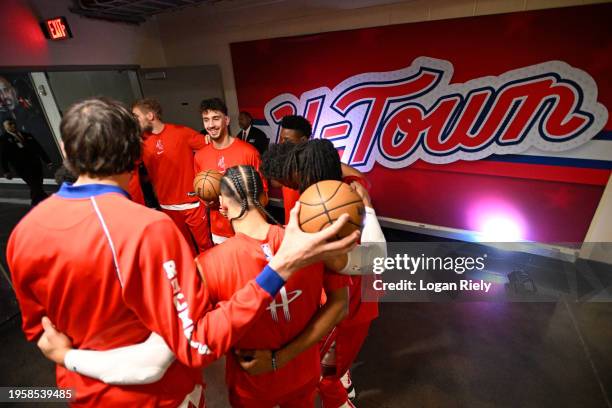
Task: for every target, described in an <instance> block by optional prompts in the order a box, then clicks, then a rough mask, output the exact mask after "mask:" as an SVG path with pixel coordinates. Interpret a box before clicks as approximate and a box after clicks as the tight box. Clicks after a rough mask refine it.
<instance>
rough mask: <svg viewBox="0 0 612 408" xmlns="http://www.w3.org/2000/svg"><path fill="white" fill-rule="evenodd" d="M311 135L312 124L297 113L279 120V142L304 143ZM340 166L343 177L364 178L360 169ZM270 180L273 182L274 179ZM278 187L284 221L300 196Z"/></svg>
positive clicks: (345, 165)
mask: <svg viewBox="0 0 612 408" xmlns="http://www.w3.org/2000/svg"><path fill="white" fill-rule="evenodd" d="M311 136H312V126H311V124H310V122H309V121H308V119H306V118H305V117H303V116H299V115H287V116H285V117H283V119H282V120H281V123H280V129H279V133H278V142H279V144H283V143H293V144H298V143H304V142H307V141H308V140H310V137H311ZM336 154H337V153H336ZM340 166H341V171H342V176H343V177H354V178H356V179H363V180H365V176H364V175H363V173H361V172H360V171H358V170H356V169H354V168H352V167H351V166H349V165H347V164H344V163H340ZM272 182H273V183H274V180H273V181H272ZM277 187H278V186H277ZM280 187H282V193H283V205H284V207H285V221H286V220H288V219H289V212H290V211H291V209H292V208H293V205H294V204H295V203H296V201H298V199H299V198H300V192H299V191H297V190H296V189H294V188H291V187H288V186H285V185H281V186H280Z"/></svg>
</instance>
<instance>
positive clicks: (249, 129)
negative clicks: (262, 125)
mask: <svg viewBox="0 0 612 408" xmlns="http://www.w3.org/2000/svg"><path fill="white" fill-rule="evenodd" d="M238 123H239V124H240V133H238V135H237V137H238V138H239V139H240V140H244V141H245V142H248V143H250V144H252V145H253V147H254V148H256V149H257V151H258V152H259V154H260V155H262V154H263V153H264V152H265V151H266V150H267V149H268V144H270V139H268V137H267V136H266V134H265V133H264V132H262V131H261V130H260V129H257V128H256V127H255V126H253V117H252V116H251V114H250V113H249V112H246V111H242V112H240V115H239V116H238Z"/></svg>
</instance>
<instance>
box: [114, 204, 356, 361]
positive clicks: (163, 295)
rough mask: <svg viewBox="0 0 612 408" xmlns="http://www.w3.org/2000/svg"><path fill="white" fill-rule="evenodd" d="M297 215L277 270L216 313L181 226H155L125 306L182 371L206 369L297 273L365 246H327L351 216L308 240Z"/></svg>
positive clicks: (267, 271) (271, 268)
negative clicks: (185, 368)
mask: <svg viewBox="0 0 612 408" xmlns="http://www.w3.org/2000/svg"><path fill="white" fill-rule="evenodd" d="M298 211H299V205H298V206H296V208H295V209H294V210H293V212H292V222H290V225H288V227H287V229H286V232H285V237H284V238H285V239H284V240H283V242H282V243H281V246H280V247H279V249H278V251H277V252H276V254H275V256H274V257H273V258H272V259H271V260H270V263H269V264H268V265H267V266H266V267H265V268H264V270H263V271H262V272H261V273H260V274H259V275H258V276H257V278H256V279H254V280H252V281H250V282H248V283H247V284H246V285H245V286H244V287H243V288H242V289H240V290H239V291H237V292H236V293H235V294H234V295H233V296H232V298H231V299H230V300H228V301H224V302H219V303H218V304H217V305H216V307H215V308H213V307H212V306H211V303H210V295H209V293H208V289H207V288H206V286H205V285H202V282H201V280H200V277H199V275H198V273H197V272H196V268H195V264H194V262H193V259H192V258H191V250H190V248H189V246H188V245H187V243H186V242H185V241H184V240H183V238H182V236H181V235H180V232H179V231H178V229H177V228H176V226H175V225H174V223H173V222H172V221H171V220H170V219H169V218H168V219H166V220H161V221H158V222H156V223H153V224H151V225H150V226H149V228H148V230H147V231H146V233H145V234H144V235H143V237H141V244H140V249H139V251H140V252H141V253H140V256H139V262H140V265H139V269H140V271H139V272H138V273H131V274H129V275H128V276H126V277H125V278H124V288H123V296H124V299H125V301H126V303H127V304H128V306H130V307H131V308H132V309H133V310H134V311H135V312H136V314H137V315H138V316H139V317H140V319H141V320H142V321H143V322H144V324H145V325H146V326H147V327H148V328H149V329H150V330H151V331H153V332H156V333H158V334H160V335H161V336H162V337H163V338H164V340H165V341H166V343H167V344H168V346H169V347H170V349H172V351H173V352H174V353H175V355H176V356H177V358H178V359H179V360H180V361H181V362H182V363H183V364H185V365H189V366H202V365H205V364H208V363H210V362H212V361H214V360H215V359H217V358H219V357H220V356H222V355H223V354H225V353H226V352H227V351H228V350H229V349H230V348H231V347H232V346H233V345H234V344H235V343H236V342H237V341H238V340H239V339H240V338H241V337H242V336H243V335H244V334H245V333H246V332H248V330H249V329H250V328H251V326H252V324H253V323H254V322H255V320H256V319H257V318H258V317H259V316H260V314H261V313H262V312H264V311H265V308H266V307H267V305H268V303H269V302H270V301H271V299H272V298H273V297H274V296H275V295H276V293H277V292H278V291H279V290H280V288H281V287H282V286H283V284H284V282H285V281H286V280H287V279H288V278H289V277H290V276H291V275H292V274H293V273H294V272H295V271H297V270H299V269H301V268H302V267H304V266H306V265H308V264H311V263H313V262H317V261H321V260H323V258H325V257H326V256H337V255H338V254H340V253H345V252H347V251H349V250H350V249H351V248H352V247H353V246H354V244H355V242H356V240H357V239H358V235H359V234H358V233H354V234H351V235H350V236H348V237H347V238H344V239H342V240H340V241H334V242H327V240H328V239H330V238H331V237H333V236H334V235H335V234H336V233H337V231H338V230H339V228H341V227H342V225H344V223H346V221H347V218H346V216H343V217H341V219H340V220H339V221H338V222H336V223H334V224H333V225H332V226H331V227H329V228H326V229H325V230H323V231H321V232H318V233H315V234H307V233H304V232H303V231H301V230H300V228H299V226H298V222H297V214H298ZM160 237H163V239H160ZM122 272H123V271H122Z"/></svg>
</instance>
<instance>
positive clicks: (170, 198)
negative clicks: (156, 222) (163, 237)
mask: <svg viewBox="0 0 612 408" xmlns="http://www.w3.org/2000/svg"><path fill="white" fill-rule="evenodd" d="M132 112H133V113H134V115H135V116H136V117H137V118H138V122H139V123H140V126H141V128H142V130H143V132H144V133H143V137H144V144H143V152H142V161H143V162H144V166H145V168H146V170H147V172H148V175H149V179H150V180H151V183H152V184H153V188H154V189H155V193H156V194H157V199H158V201H159V206H160V207H161V209H162V211H163V212H165V213H166V214H168V215H169V216H170V218H172V220H173V221H174V222H175V224H176V225H177V227H178V228H179V230H180V231H181V233H182V234H183V236H184V237H185V239H186V240H187V242H188V243H190V244H191V245H193V243H194V242H195V249H196V250H197V251H199V252H203V251H204V250H206V249H207V248H210V247H211V246H212V243H211V241H210V231H209V227H208V223H207V222H206V212H205V211H204V208H203V207H202V206H201V205H200V201H199V200H198V198H197V197H191V196H190V195H189V193H190V192H191V191H193V178H194V173H193V152H194V151H195V150H199V149H202V148H203V147H204V146H205V145H206V141H205V139H204V136H203V135H201V134H200V133H198V132H196V131H195V130H193V129H190V128H188V127H185V126H179V125H172V124H170V123H164V122H162V108H161V106H160V104H159V102H157V101H156V100H154V99H141V100H139V101H136V102H135V103H134V104H133V105H132ZM133 183H135V181H134V182H133ZM197 251H196V252H197Z"/></svg>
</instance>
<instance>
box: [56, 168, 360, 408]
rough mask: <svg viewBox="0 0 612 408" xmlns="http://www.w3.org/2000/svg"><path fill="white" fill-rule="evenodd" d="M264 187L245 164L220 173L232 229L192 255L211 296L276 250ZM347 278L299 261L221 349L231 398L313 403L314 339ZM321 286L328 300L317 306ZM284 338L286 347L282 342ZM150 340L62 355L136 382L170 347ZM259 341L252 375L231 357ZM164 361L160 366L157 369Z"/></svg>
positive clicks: (237, 403) (325, 328) (277, 232)
mask: <svg viewBox="0 0 612 408" xmlns="http://www.w3.org/2000/svg"><path fill="white" fill-rule="evenodd" d="M265 194H266V193H265V191H264V190H263V184H262V182H261V178H260V177H259V174H258V173H257V171H256V170H255V169H254V168H253V167H252V166H237V167H231V168H229V169H228V170H227V172H226V174H225V176H224V177H223V179H222V181H221V206H222V207H224V208H225V210H226V211H227V214H228V217H229V218H230V220H231V222H232V225H233V227H234V229H235V231H236V235H235V236H233V237H231V238H229V239H228V240H227V241H226V242H225V243H224V244H223V245H220V246H217V247H215V248H213V249H211V250H209V251H207V252H205V253H204V254H201V255H199V256H198V258H197V261H196V262H197V265H198V268H199V270H200V272H201V273H202V276H203V279H204V281H205V282H206V285H207V289H208V290H209V292H210V301H211V303H213V304H216V303H218V302H221V301H226V300H228V299H230V298H231V296H232V295H233V294H234V293H235V292H236V291H238V290H239V289H240V288H242V287H243V286H244V285H245V284H246V283H248V281H249V280H250V279H252V278H253V277H254V276H256V275H257V273H258V272H259V270H261V267H262V265H265V264H266V263H267V262H268V259H270V257H272V256H273V254H274V253H275V252H276V251H277V250H278V247H279V244H280V242H281V240H282V238H283V235H284V230H283V229H282V227H280V226H277V225H270V224H268V223H267V222H266V218H265V217H266V216H269V217H270V218H272V217H271V216H270V215H269V214H267V212H266V210H265V209H264V207H263V206H262V205H261V203H260V201H261V200H262V199H263V198H265V197H264V196H265ZM349 282H350V278H348V277H347V276H342V275H336V274H333V273H325V272H324V267H323V264H322V263H318V264H313V265H310V266H308V267H306V268H303V269H301V270H300V271H299V272H297V273H296V274H295V275H294V276H293V277H292V278H291V279H289V280H288V281H287V283H286V284H285V286H284V287H283V289H281V292H280V294H279V295H277V297H276V298H275V299H274V300H273V301H272V302H271V303H270V305H269V306H268V308H267V309H266V310H267V312H266V313H264V314H263V315H262V316H261V317H260V318H259V319H258V320H257V322H256V323H255V324H254V325H253V327H252V328H251V329H250V330H249V332H248V333H246V334H245V335H244V337H243V338H242V339H240V340H239V341H238V343H237V344H236V348H237V349H239V352H238V354H239V356H235V355H233V354H228V356H227V360H226V382H227V385H228V388H229V400H230V402H231V404H232V406H234V407H262V408H264V407H265V408H272V407H274V406H276V405H280V406H281V407H304V408H307V407H308V408H312V407H313V406H314V396H315V392H316V389H317V383H318V382H319V377H320V357H319V350H318V347H317V343H318V342H319V341H320V340H321V338H322V337H323V336H324V335H326V334H328V333H329V331H330V330H331V329H332V328H333V327H334V326H335V325H336V324H337V323H338V322H339V321H340V320H341V319H342V318H343V317H344V315H345V314H346V311H347V309H346V308H347V301H348V293H347V285H348V283H349ZM322 288H325V290H326V293H327V296H328V300H327V302H326V303H325V305H324V306H323V307H322V308H319V303H320V295H321V290H322ZM55 335H56V336H57V334H55ZM48 336H51V334H49V335H48ZM292 340H293V342H292V345H291V347H282V346H283V345H285V344H287V343H289V342H290V341H292ZM152 342H153V340H152V339H150V340H148V341H147V342H145V343H143V344H141V345H136V346H132V347H131V349H132V350H131V352H132V353H128V350H127V349H129V348H126V349H124V350H110V351H107V352H92V351H83V350H74V351H70V352H69V353H68V354H67V355H66V365H68V366H70V365H75V366H76V367H80V368H81V369H80V371H81V372H83V370H86V371H87V372H90V373H92V374H94V376H96V377H98V378H107V379H108V378H110V379H114V380H115V381H116V380H117V379H118V378H122V380H125V379H126V375H125V373H126V372H127V373H131V372H138V371H139V372H140V374H139V375H133V376H132V377H133V378H131V379H132V380H134V381H137V382H140V381H138V380H139V379H140V378H142V377H143V376H146V374H147V372H148V370H150V367H151V366H152V365H151V362H152V361H155V360H156V359H158V358H159V355H160V354H163V353H171V352H170V350H169V349H166V350H165V351H163V350H159V349H158V347H157V346H155V347H154V346H153V345H151V344H150V343H152ZM147 343H149V344H147ZM162 344H163V342H162ZM262 347H266V348H269V349H271V350H276V351H275V352H269V354H268V355H267V356H266V357H267V359H265V367H264V368H263V369H261V370H260V371H259V372H257V374H258V375H250V374H248V373H247V372H246V371H244V370H242V369H241V368H240V365H239V360H238V359H240V360H248V358H247V356H253V354H254V353H253V352H249V350H250V349H257V348H262ZM139 349H140V350H139ZM144 349H151V356H150V359H143V361H142V363H140V362H138V363H137V364H140V365H141V368H140V369H139V370H138V369H136V370H135V368H134V367H128V368H127V369H124V368H123V366H124V365H125V364H128V363H129V362H130V360H131V359H132V355H133V354H134V353H136V354H140V353H142V352H143V350H144ZM122 354H125V356H122ZM170 360H171V359H170ZM262 360H264V358H263V357H262V356H258V357H257V361H258V362H259V363H261V361H262ZM164 369H165V367H164V366H162V367H160V368H159V370H158V371H160V370H164ZM96 370H97V371H96ZM118 371H119V372H121V374H119V373H117V372H118Z"/></svg>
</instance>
